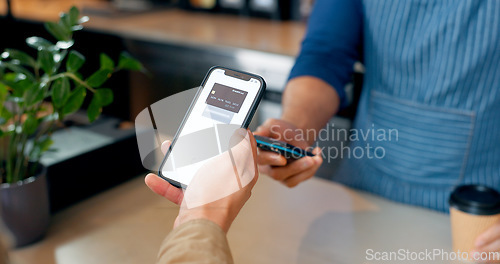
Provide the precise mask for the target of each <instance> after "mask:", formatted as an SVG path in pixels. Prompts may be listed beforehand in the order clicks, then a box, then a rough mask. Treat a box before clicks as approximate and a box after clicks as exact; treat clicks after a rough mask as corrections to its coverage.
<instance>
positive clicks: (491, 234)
mask: <svg viewBox="0 0 500 264" xmlns="http://www.w3.org/2000/svg"><path fill="white" fill-rule="evenodd" d="M475 246H476V249H475V250H474V251H476V252H479V253H481V252H496V253H497V254H491V256H492V257H495V255H496V257H497V258H495V259H489V260H490V261H491V260H496V261H499V260H500V258H498V257H499V255H500V220H499V221H497V222H496V223H495V224H494V225H493V226H492V227H490V228H488V229H487V230H486V231H485V232H484V233H482V234H481V235H479V236H478V237H477V239H476V243H475Z"/></svg>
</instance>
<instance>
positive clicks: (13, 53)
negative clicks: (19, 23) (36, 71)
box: [2, 49, 36, 68]
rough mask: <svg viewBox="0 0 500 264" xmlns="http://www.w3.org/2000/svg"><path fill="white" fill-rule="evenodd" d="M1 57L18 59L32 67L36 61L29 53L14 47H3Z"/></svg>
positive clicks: (22, 63) (20, 62)
mask: <svg viewBox="0 0 500 264" xmlns="http://www.w3.org/2000/svg"><path fill="white" fill-rule="evenodd" d="M2 58H4V59H7V58H9V59H11V60H13V61H18V62H19V64H21V65H26V66H30V67H31V68H34V67H35V66H36V61H35V59H33V58H32V57H31V56H30V55H28V54H27V53H25V52H22V51H20V50H15V49H5V52H4V53H2Z"/></svg>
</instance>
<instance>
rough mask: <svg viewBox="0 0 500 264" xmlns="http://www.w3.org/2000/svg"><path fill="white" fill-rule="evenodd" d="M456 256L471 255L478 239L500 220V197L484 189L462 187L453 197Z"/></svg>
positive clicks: (488, 189) (451, 202)
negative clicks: (467, 253)
mask: <svg viewBox="0 0 500 264" xmlns="http://www.w3.org/2000/svg"><path fill="white" fill-rule="evenodd" d="M450 218H451V235H452V241H453V251H454V252H458V251H460V252H469V257H470V258H472V257H473V256H472V255H471V251H472V250H473V249H474V248H475V246H474V244H475V241H476V238H477V237H478V236H479V235H480V234H481V233H483V232H484V231H486V229H488V228H489V227H491V226H492V225H493V224H494V223H495V222H497V221H499V220H500V193H498V192H497V191H495V190H494V189H491V188H488V187H486V186H480V185H462V186H458V187H457V188H456V189H455V190H454V191H453V192H452V193H451V196H450Z"/></svg>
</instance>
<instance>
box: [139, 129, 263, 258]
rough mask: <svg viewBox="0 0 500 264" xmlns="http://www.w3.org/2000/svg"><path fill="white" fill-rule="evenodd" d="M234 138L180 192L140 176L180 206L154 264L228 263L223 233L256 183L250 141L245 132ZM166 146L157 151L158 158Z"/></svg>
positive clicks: (252, 148) (255, 166)
mask: <svg viewBox="0 0 500 264" xmlns="http://www.w3.org/2000/svg"><path fill="white" fill-rule="evenodd" d="M239 132H240V133H239V134H238V133H237V134H235V136H233V138H232V142H236V143H235V144H232V145H233V147H231V148H230V150H229V151H227V152H224V153H223V154H221V155H219V156H217V157H216V158H214V159H212V160H211V161H209V162H208V163H206V164H204V165H203V166H202V167H201V168H200V169H199V171H198V172H197V173H196V175H195V176H194V177H193V180H192V181H191V183H190V184H189V186H188V187H187V189H186V190H185V192H183V191H182V190H181V189H178V188H176V187H174V186H172V185H170V184H169V183H168V182H166V181H164V180H163V179H161V178H159V177H158V176H156V175H154V174H148V175H147V176H146V179H145V181H146V184H147V185H148V187H149V188H150V189H151V190H153V191H154V192H155V193H157V194H159V195H161V196H163V197H165V198H167V199H168V200H170V201H172V202H174V203H177V204H179V205H180V210H179V215H178V216H177V218H176V220H175V223H174V230H173V231H172V232H171V233H170V234H169V236H168V237H167V238H166V239H165V241H164V242H163V244H162V246H161V249H160V253H159V256H158V263H195V262H202V263H232V257H231V253H230V250H229V245H228V243H227V240H226V233H227V231H228V230H229V227H230V226H231V224H232V222H233V220H234V219H235V218H236V216H237V215H238V213H239V211H240V209H241V208H242V207H243V205H244V204H245V202H246V201H247V200H248V199H249V198H250V195H251V190H252V188H253V186H254V185H255V183H256V181H257V178H258V170H257V165H256V161H255V158H256V155H257V154H256V148H255V147H256V143H255V139H254V138H253V136H252V133H250V132H249V131H246V130H243V129H242V130H240V131H239ZM235 138H236V140H233V139H235ZM238 142H239V143H238ZM169 144H170V143H169V142H167V143H166V144H163V145H162V150H164V152H166V151H165V150H166V149H168V146H169ZM221 183H223V184H221Z"/></svg>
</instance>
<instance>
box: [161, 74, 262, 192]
mask: <svg viewBox="0 0 500 264" xmlns="http://www.w3.org/2000/svg"><path fill="white" fill-rule="evenodd" d="M264 89H265V83H264V80H263V79H262V78H261V77H259V76H256V75H252V74H248V73H243V72H238V71H234V70H230V69H226V68H221V67H216V68H212V69H211V70H210V71H209V73H208V74H207V77H205V80H204V81H203V84H202V86H201V87H200V90H199V91H198V94H197V96H196V98H195V99H194V101H193V103H192V104H191V107H190V110H189V111H188V113H187V115H186V117H185V118H184V121H183V124H182V125H181V127H180V129H179V131H178V132H177V134H176V136H175V138H174V140H173V141H172V145H171V147H170V150H169V151H168V152H167V154H166V156H165V159H164V161H163V163H162V165H161V167H160V172H159V174H160V176H161V177H163V178H164V179H166V180H168V181H169V182H170V183H172V184H173V185H175V186H177V187H185V186H187V185H189V182H191V180H192V178H193V176H194V175H195V173H196V172H197V171H198V170H199V168H200V167H201V166H202V165H203V164H204V163H205V162H206V161H207V159H209V158H211V157H214V156H217V155H218V154H220V153H221V152H222V151H223V150H224V149H226V148H223V147H221V145H223V144H227V142H221V141H224V140H228V137H230V136H231V135H227V134H226V135H224V131H221V129H220V127H221V126H218V125H220V124H226V125H227V124H232V125H236V126H238V127H244V128H246V127H247V126H248V124H249V123H250V121H251V118H252V116H253V113H254V112H255V109H256V108H257V106H258V103H259V102H260V99H261V98H262V94H263V92H264Z"/></svg>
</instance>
